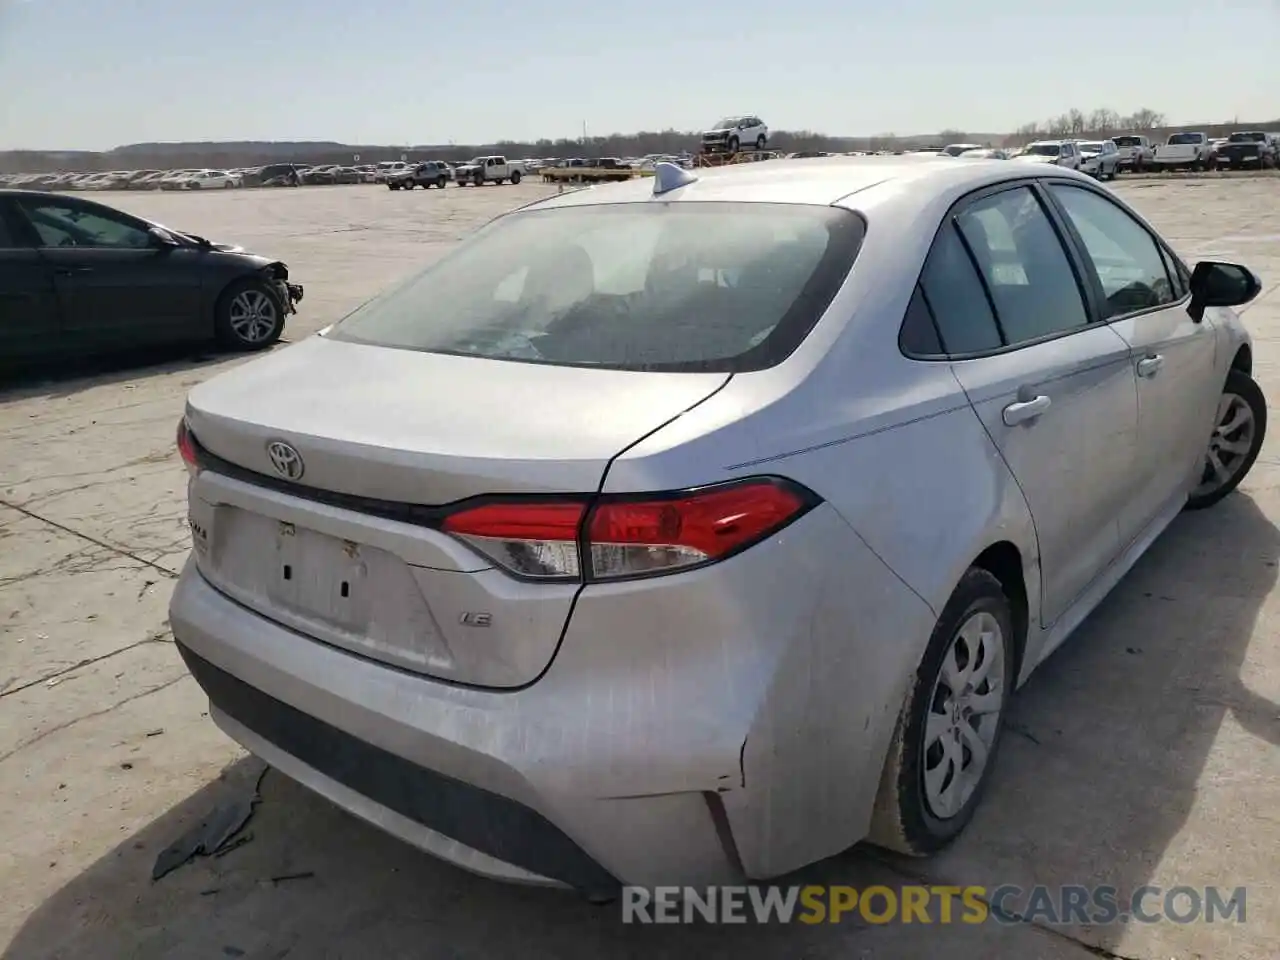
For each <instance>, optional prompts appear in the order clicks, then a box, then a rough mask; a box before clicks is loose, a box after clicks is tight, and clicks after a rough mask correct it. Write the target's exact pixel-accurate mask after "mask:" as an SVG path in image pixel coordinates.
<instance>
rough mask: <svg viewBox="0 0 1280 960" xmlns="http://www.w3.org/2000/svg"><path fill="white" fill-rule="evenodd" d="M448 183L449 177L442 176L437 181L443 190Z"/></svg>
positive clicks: (437, 184)
mask: <svg viewBox="0 0 1280 960" xmlns="http://www.w3.org/2000/svg"><path fill="white" fill-rule="evenodd" d="M448 185H449V178H448V177H441V178H440V179H439V180H437V181H436V186H437V187H439V188H440V189H441V190H443V189H444V188H445V187H447V186H448Z"/></svg>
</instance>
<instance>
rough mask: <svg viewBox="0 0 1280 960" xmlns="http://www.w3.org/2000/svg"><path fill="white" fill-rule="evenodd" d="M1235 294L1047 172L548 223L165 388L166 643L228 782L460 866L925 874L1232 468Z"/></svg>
mask: <svg viewBox="0 0 1280 960" xmlns="http://www.w3.org/2000/svg"><path fill="white" fill-rule="evenodd" d="M1054 153H1055V156H1056V155H1057V147H1056V145H1055V150H1054ZM1260 289H1261V284H1260V282H1259V281H1258V278H1257V277H1256V276H1255V275H1254V274H1253V273H1252V272H1251V271H1249V270H1248V269H1246V268H1244V267H1242V266H1240V265H1236V264H1231V263H1226V262H1221V261H1210V260H1205V261H1201V262H1200V263H1197V264H1195V265H1194V266H1191V265H1189V264H1186V263H1184V261H1183V260H1182V259H1180V258H1179V257H1178V256H1177V255H1176V254H1175V253H1174V251H1173V250H1172V248H1171V247H1170V246H1169V245H1168V244H1167V243H1166V241H1164V240H1163V239H1162V238H1161V237H1160V236H1159V235H1158V234H1157V233H1156V232H1155V230H1154V229H1153V228H1152V227H1151V226H1150V225H1149V224H1148V223H1147V222H1146V221H1145V220H1143V219H1142V218H1141V217H1140V215H1139V214H1137V213H1136V212H1135V211H1133V209H1132V208H1130V207H1129V206H1127V205H1126V204H1125V203H1124V202H1123V201H1122V200H1121V199H1120V198H1118V197H1116V196H1115V195H1113V194H1112V193H1111V192H1110V191H1109V190H1107V189H1106V188H1104V187H1102V186H1100V185H1099V184H1097V183H1096V182H1095V181H1094V180H1093V179H1092V178H1090V177H1087V176H1085V175H1083V174H1080V173H1078V172H1075V171H1073V170H1068V169H1064V168H1062V167H1059V166H1053V165H1049V164H1038V165H1037V164H1019V163H1011V162H1010V163H994V162H993V163H962V162H952V161H939V160H937V159H935V158H931V157H922V158H921V157H906V156H904V157H883V158H869V157H868V158H856V159H849V160H844V159H841V158H835V157H833V158H830V159H828V160H824V161H823V162H822V163H820V164H819V163H780V164H764V165H759V164H752V165H750V166H749V167H748V166H741V167H736V168H735V167H728V168H725V169H718V170H709V171H697V172H695V171H692V170H686V169H683V168H681V167H678V166H676V165H674V164H670V163H665V162H660V163H657V164H655V166H654V175H653V176H652V177H648V178H645V179H643V180H640V179H637V180H632V181H628V182H626V183H620V184H611V185H607V186H601V187H598V188H594V189H590V190H579V191H574V192H569V193H564V194H557V195H552V196H549V197H546V198H544V199H541V200H539V201H537V202H535V203H532V204H529V205H526V206H524V207H522V208H520V209H519V210H517V211H515V212H512V213H508V214H505V215H503V216H501V217H499V218H498V219H497V220H495V221H493V222H492V223H490V224H489V225H488V226H486V227H485V228H483V229H482V230H480V231H479V232H478V233H477V234H475V235H474V236H472V237H471V238H469V239H468V240H466V241H464V242H463V243H462V244H460V245H459V246H457V247H456V248H455V249H453V250H452V251H451V252H449V253H448V254H447V255H445V256H444V257H442V258H441V259H439V260H436V261H435V262H434V263H432V264H431V265H430V266H428V267H426V268H425V269H424V270H423V271H422V272H420V273H418V274H417V275H416V276H415V277H413V278H411V279H409V280H408V281H407V282H405V283H403V284H400V285H398V286H396V287H395V288H394V289H393V290H391V291H389V292H387V293H385V294H383V295H381V296H378V297H376V298H374V299H372V300H370V301H368V302H366V303H364V304H363V305H361V306H360V307H358V308H357V309H355V310H354V311H353V312H352V313H351V314H349V315H348V316H347V317H346V318H345V319H343V320H340V321H338V322H337V323H336V324H335V325H333V326H331V327H329V328H327V329H326V330H323V331H321V332H320V333H319V334H318V335H316V336H313V337H308V338H307V339H305V340H303V341H301V342H300V343H298V344H296V345H294V346H291V347H288V348H286V349H284V350H280V351H275V352H273V353H271V354H270V355H268V356H264V357H262V358H261V359H257V360H254V361H252V362H249V363H245V364H241V365H239V366H237V367H236V368H235V369H232V370H229V371H227V372H224V373H222V374H219V375H218V376H216V377H213V378H211V379H209V380H206V381H205V382H203V383H201V384H199V385H198V386H196V387H195V388H194V389H193V390H192V391H191V393H190V394H189V395H188V398H187V404H186V409H185V411H184V416H183V418H182V420H181V422H180V423H179V424H178V430H177V445H178V449H179V451H180V453H181V456H182V458H183V461H184V462H185V464H186V465H187V468H188V472H189V476H190V479H189V484H188V509H189V518H190V529H191V532H192V553H191V557H190V558H189V560H188V562H187V564H186V566H185V569H184V571H183V573H182V576H181V579H180V581H179V582H178V584H177V586H176V589H175V592H174V594H173V598H172V601H171V604H170V607H169V622H170V625H171V627H172V631H173V636H174V638H175V643H176V647H177V650H178V652H179V653H180V654H181V656H182V657H183V659H184V661H185V662H186V664H187V667H188V669H189V670H190V671H191V673H192V674H193V675H194V677H195V679H196V680H197V682H198V683H199V684H200V686H201V687H202V689H203V690H204V691H205V693H206V694H207V696H208V699H209V702H210V708H209V716H210V718H211V719H212V720H213V721H214V722H215V723H216V724H218V726H219V727H220V728H221V729H222V730H224V731H225V732H226V733H227V734H229V735H230V736H231V737H232V738H234V739H235V740H237V741H239V742H240V743H241V744H242V745H244V746H245V747H246V748H247V749H248V750H250V751H251V752H252V753H254V754H256V755H258V756H259V757H261V758H262V759H264V760H266V761H267V762H268V763H270V764H272V765H273V766H275V767H276V768H278V769H279V770H280V771H282V772H283V773H285V774H286V775H288V776H290V777H292V778H294V779H296V780H298V781H299V782H301V783H303V784H305V785H306V786H308V787H310V788H311V789H313V790H315V791H317V792H319V793H320V794H322V795H323V796H325V797H328V798H329V799H330V800H332V801H333V802H335V803H336V804H338V805H339V806H341V807H343V808H345V809H346V810H348V811H350V812H351V813H353V814H355V815H356V816H359V817H361V818H364V819H365V820H367V821H369V822H371V823H373V824H376V825H377V826H379V827H381V828H382V829H384V830H387V831H389V832H391V833H392V834H394V835H396V836H398V837H401V838H402V839H404V840H406V841H408V842H409V843H412V844H415V845H416V846H418V847H420V848H421V849H423V850H426V851H429V852H431V853H433V854H436V855H438V856H440V857H443V858H445V859H447V860H449V861H451V862H453V863H455V864H457V865H459V866H461V867H464V868H466V869H469V870H473V871H476V872H478V873H481V874H486V875H489V876H492V877H500V878H504V879H508V880H518V881H523V882H528V883H542V884H553V885H560V886H567V887H570V888H576V889H577V890H580V891H582V892H583V893H585V894H586V895H587V896H588V897H590V898H591V899H601V898H607V897H609V896H611V895H614V894H617V892H618V891H619V889H620V887H621V886H622V885H624V884H638V885H643V886H653V885H668V884H674V885H684V884H690V885H701V884H709V883H733V884H737V883H741V882H743V881H744V880H745V879H752V880H754V879H765V878H769V877H775V876H779V875H781V874H785V873H787V872H789V871H793V870H796V869H799V868H800V867H803V866H805V865H806V864H809V863H812V862H814V861H817V860H819V859H822V858H824V857H828V856H831V855H834V854H837V853H839V852H841V851H843V850H845V849H846V848H848V847H850V846H852V845H853V844H855V843H857V842H858V841H860V840H863V839H864V838H870V839H871V840H873V841H874V842H876V843H878V844H881V845H882V846H885V847H889V848H891V849H894V850H898V851H900V852H903V853H909V854H917V855H928V854H932V853H935V852H937V851H939V850H941V849H942V848H944V847H945V846H946V845H947V844H948V843H950V842H951V841H952V840H954V839H955V838H956V837H957V836H959V835H960V834H961V832H962V831H963V830H964V828H965V826H966V824H967V823H969V822H970V819H971V818H972V817H973V814H974V811H975V810H976V809H977V808H978V805H979V804H980V802H981V799H982V796H983V792H984V789H985V788H986V787H987V786H988V784H989V781H990V780H991V777H990V773H991V771H992V770H993V768H994V767H993V760H994V758H995V757H996V756H997V753H998V750H999V748H1000V744H1001V729H1002V724H1003V721H1004V719H1005V718H1006V716H1007V714H1008V709H1009V706H1010V703H1011V698H1012V696H1013V694H1014V691H1015V689H1016V688H1017V687H1018V686H1019V685H1020V684H1022V683H1023V682H1024V681H1025V680H1026V679H1027V678H1028V677H1029V676H1030V675H1031V673H1032V671H1033V670H1035V669H1036V668H1037V667H1038V666H1039V665H1040V664H1041V663H1043V662H1044V661H1045V660H1046V658H1047V657H1048V656H1049V655H1050V654H1051V653H1052V652H1053V650H1054V649H1055V648H1057V647H1058V646H1059V645H1060V644H1062V643H1063V642H1064V641H1066V640H1067V639H1068V638H1069V636H1070V634H1072V632H1073V631H1074V630H1075V628H1076V627H1077V626H1078V625H1079V624H1080V623H1081V622H1082V621H1083V620H1084V619H1085V617H1087V616H1088V614H1089V613H1090V611H1092V610H1093V609H1094V608H1095V607H1096V606H1097V605H1098V604H1099V603H1100V602H1101V601H1102V600H1103V598H1104V597H1105V596H1106V595H1107V594H1108V592H1109V591H1110V590H1111V589H1112V588H1113V587H1114V586H1115V585H1116V584H1117V583H1118V582H1119V581H1120V580H1121V578H1123V577H1124V575H1125V574H1126V572H1127V571H1128V570H1129V569H1130V568H1131V567H1132V566H1133V565H1134V563H1135V562H1137V560H1138V558H1139V557H1140V556H1141V555H1142V554H1143V553H1144V551H1145V550H1146V549H1147V547H1148V546H1149V545H1150V544H1151V543H1153V542H1154V541H1155V540H1156V539H1157V538H1158V537H1159V536H1160V534H1161V533H1162V531H1164V530H1165V529H1166V527H1167V526H1168V525H1169V523H1170V522H1171V521H1172V520H1173V518H1174V517H1176V516H1177V515H1178V514H1179V513H1180V512H1181V511H1183V510H1184V509H1188V508H1204V507H1209V506H1211V505H1212V504H1214V503H1216V502H1218V501H1220V500H1222V499H1223V498H1225V497H1227V496H1229V495H1230V493H1231V491H1232V490H1234V489H1235V488H1236V486H1237V485H1238V484H1239V483H1240V481H1241V479H1242V478H1243V477H1244V476H1245V475H1246V474H1247V473H1248V472H1249V470H1250V468H1251V467H1252V465H1253V463H1254V461H1255V460H1256V458H1257V456H1258V452H1259V450H1260V449H1261V448H1262V443H1263V439H1264V435H1265V430H1266V417H1267V404H1266V399H1265V397H1264V396H1263V394H1262V391H1261V389H1260V388H1259V386H1258V384H1257V382H1256V381H1255V380H1254V379H1253V378H1252V376H1251V369H1252V366H1253V348H1252V346H1251V343H1250V338H1249V335H1248V333H1247V331H1246V330H1245V328H1244V326H1243V324H1242V323H1241V321H1240V318H1239V317H1238V315H1237V314H1236V313H1235V312H1234V311H1233V309H1232V308H1233V307H1239V306H1240V305H1242V304H1245V303H1248V302H1249V301H1251V300H1253V299H1254V298H1255V297H1257V296H1258V294H1259V291H1260ZM691 318H694V319H692V320H691ZM815 411H819V412H820V415H815ZM1139 411H1141V416H1140V415H1139ZM1099 424H1105V429H1099ZM1034 692H1042V691H1034ZM990 785H991V786H996V787H1001V786H1002V787H1003V788H1004V789H1006V790H1007V789H1009V787H1010V784H1009V783H1008V782H1007V780H1006V782H1005V783H1004V784H1003V785H1001V784H999V783H996V784H990ZM1027 815H1028V816H1029V817H1035V816H1036V811H1034V810H1031V811H1028V814H1027Z"/></svg>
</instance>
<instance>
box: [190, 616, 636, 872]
mask: <svg viewBox="0 0 1280 960" xmlns="http://www.w3.org/2000/svg"><path fill="white" fill-rule="evenodd" d="M176 645H177V647H178V652H179V653H180V654H181V655H182V659H183V660H184V661H185V662H186V665H187V669H188V670H190V671H191V675H192V676H193V677H194V678H195V680H196V682H197V683H199V684H200V687H201V688H202V689H203V690H204V692H205V694H206V695H207V696H208V697H209V702H210V703H211V704H212V705H213V706H214V707H216V708H217V709H218V710H221V711H222V712H223V713H225V714H226V715H227V716H229V717H231V718H232V719H233V720H235V721H236V722H237V723H239V724H241V725H242V726H244V727H245V728H247V729H248V730H251V731H253V733H255V734H256V735H258V736H260V737H262V738H263V739H264V740H266V741H267V742H268V743H271V744H272V745H273V746H276V747H278V748H279V749H281V750H283V751H284V752H285V753H287V754H289V755H290V756H291V757H294V758H295V759H297V760H299V761H301V762H302V763H305V764H306V765H307V766H309V767H311V768H312V769H314V770H316V771H317V772H319V773H321V774H323V775H324V776H326V777H328V778H329V779H331V780H334V781H336V782H337V783H340V784H342V785H343V786H345V787H347V788H348V789H351V790H354V791H356V792H357V793H359V794H360V795H361V796H364V797H367V798H369V799H370V800H372V801H374V802H375V803H378V804H380V805H382V806H384V807H386V808H387V809H388V810H394V811H395V812H396V813H398V814H400V815H401V816H403V817H407V818H408V819H410V820H412V821H413V822H414V823H418V824H421V825H422V826H424V827H427V828H428V829H430V830H434V831H435V832H437V833H440V834H443V835H444V836H446V837H450V838H451V839H453V840H456V841H458V842H459V843H462V844H465V845H466V846H468V847H471V848H472V849H473V850H478V851H480V852H481V853H484V854H487V855H489V856H491V857H494V858H495V859H498V860H501V861H503V862H504V863H509V864H513V865H514V866H517V867H520V868H522V869H524V870H529V871H531V872H533V873H536V874H539V875H540V876H544V877H548V878H550V879H552V880H559V881H560V882H562V883H566V884H568V885H569V886H571V887H574V888H576V889H578V890H582V891H585V892H588V893H600V892H605V891H612V890H616V889H617V888H618V887H620V886H621V884H620V882H619V881H618V879H617V878H615V877H614V876H613V875H612V874H611V873H609V871H608V870H606V869H605V868H604V867H602V866H601V865H600V864H599V863H597V862H596V861H595V860H594V859H592V858H591V856H590V855H588V854H587V853H586V852H585V851H584V850H583V849H582V848H581V847H579V846H578V845H577V844H576V843H575V842H574V841H573V840H572V839H571V838H570V837H569V836H568V835H567V834H565V833H564V832H563V831H561V830H560V829H559V828H558V827H556V826H555V825H554V824H553V823H551V821H549V820H547V819H546V818H545V817H544V816H542V814H540V813H538V812H537V811H536V810H533V809H531V808H529V807H526V806H525V805H524V804H521V803H518V802H517V801H515V800H512V799H511V798H510V797H504V796H502V795H501V794H497V793H493V792H491V791H489V790H485V789H484V788H482V787H477V786H474V785H472V784H469V783H464V782H463V781H461V780H455V779H454V778H453V777H449V776H446V775H445V774H442V773H438V772H436V771H434V770H429V769H427V768H426V767H420V766H418V765H417V764H415V763H412V762H411V761H409V760H406V759H404V758H403V757H400V756H397V755H396V754H393V753H390V752H389V751H386V750H383V749H382V748H381V747H376V746H374V745H373V744H370V743H366V742H365V741H363V740H360V739H358V738H356V737H354V736H352V735H351V734H349V733H346V732H345V731H343V730H339V729H338V728H337V727H333V726H330V725H329V724H327V723H325V722H324V721H323V720H319V719H317V718H315V717H312V716H310V715H308V714H306V713H303V712H302V711H301V710H298V709H296V708H295V707H292V706H290V705H289V704H287V703H284V702H282V701H280V700H277V699H275V698H274V697H271V696H269V695H267V694H265V693H263V692H262V691H261V690H258V689H257V688H255V687H252V686H250V685H249V684H247V683H245V682H244V681H243V680H240V679H238V678H237V677H234V676H232V675H231V674H229V673H227V672H226V671H224V670H222V669H221V668H219V667H216V666H214V665H213V664H212V663H210V662H209V661H207V660H205V659H203V658H202V657H200V656H199V655H198V654H196V653H194V652H193V651H192V650H191V649H190V648H188V647H186V646H184V645H183V644H182V642H181V641H178V642H177V644H176Z"/></svg>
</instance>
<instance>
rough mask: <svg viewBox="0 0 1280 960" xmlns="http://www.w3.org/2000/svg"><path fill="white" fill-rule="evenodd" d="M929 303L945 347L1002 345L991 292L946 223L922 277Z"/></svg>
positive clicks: (976, 349)
mask: <svg viewBox="0 0 1280 960" xmlns="http://www.w3.org/2000/svg"><path fill="white" fill-rule="evenodd" d="M920 286H921V288H922V289H923V292H924V298H923V299H924V301H925V305H927V306H928V308H929V309H930V310H931V311H932V312H933V318H934V320H935V321H936V322H937V329H938V336H939V337H940V338H941V340H942V344H941V346H942V349H943V350H944V351H945V352H947V353H949V354H953V355H959V354H966V353H983V352H985V351H988V350H998V349H1000V347H1002V346H1003V345H1004V344H1003V341H1002V340H1001V339H1000V328H999V327H998V326H997V325H996V319H995V317H994V316H993V315H992V313H991V305H990V303H989V301H988V300H987V293H986V291H985V290H983V288H982V281H981V280H980V279H979V278H978V275H977V273H975V272H974V269H973V261H971V260H970V259H969V254H968V253H966V252H965V249H964V243H963V242H962V241H961V239H960V235H959V234H958V233H957V232H956V227H955V226H954V225H953V224H952V223H950V222H948V223H944V224H943V226H942V229H941V230H940V231H939V232H938V237H937V239H936V240H934V241H933V249H931V250H930V251H929V256H928V258H927V259H926V260H925V262H924V272H923V273H922V274H921V276H920Z"/></svg>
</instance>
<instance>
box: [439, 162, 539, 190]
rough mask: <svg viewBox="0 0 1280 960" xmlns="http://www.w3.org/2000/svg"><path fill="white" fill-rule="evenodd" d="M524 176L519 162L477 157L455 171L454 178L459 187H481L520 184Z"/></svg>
mask: <svg viewBox="0 0 1280 960" xmlns="http://www.w3.org/2000/svg"><path fill="white" fill-rule="evenodd" d="M523 176H524V169H523V168H522V167H521V165H520V164H519V163H518V162H515V161H508V160H507V158H506V157H476V158H475V159H474V160H472V161H471V162H470V163H464V164H462V165H461V166H459V167H457V168H455V169H454V171H453V178H454V180H456V181H457V183H458V186H460V187H465V186H467V185H468V184H470V185H472V186H475V187H480V186H484V184H486V183H506V182H507V181H508V180H510V181H511V182H512V183H519V182H520V178H521V177H523Z"/></svg>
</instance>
